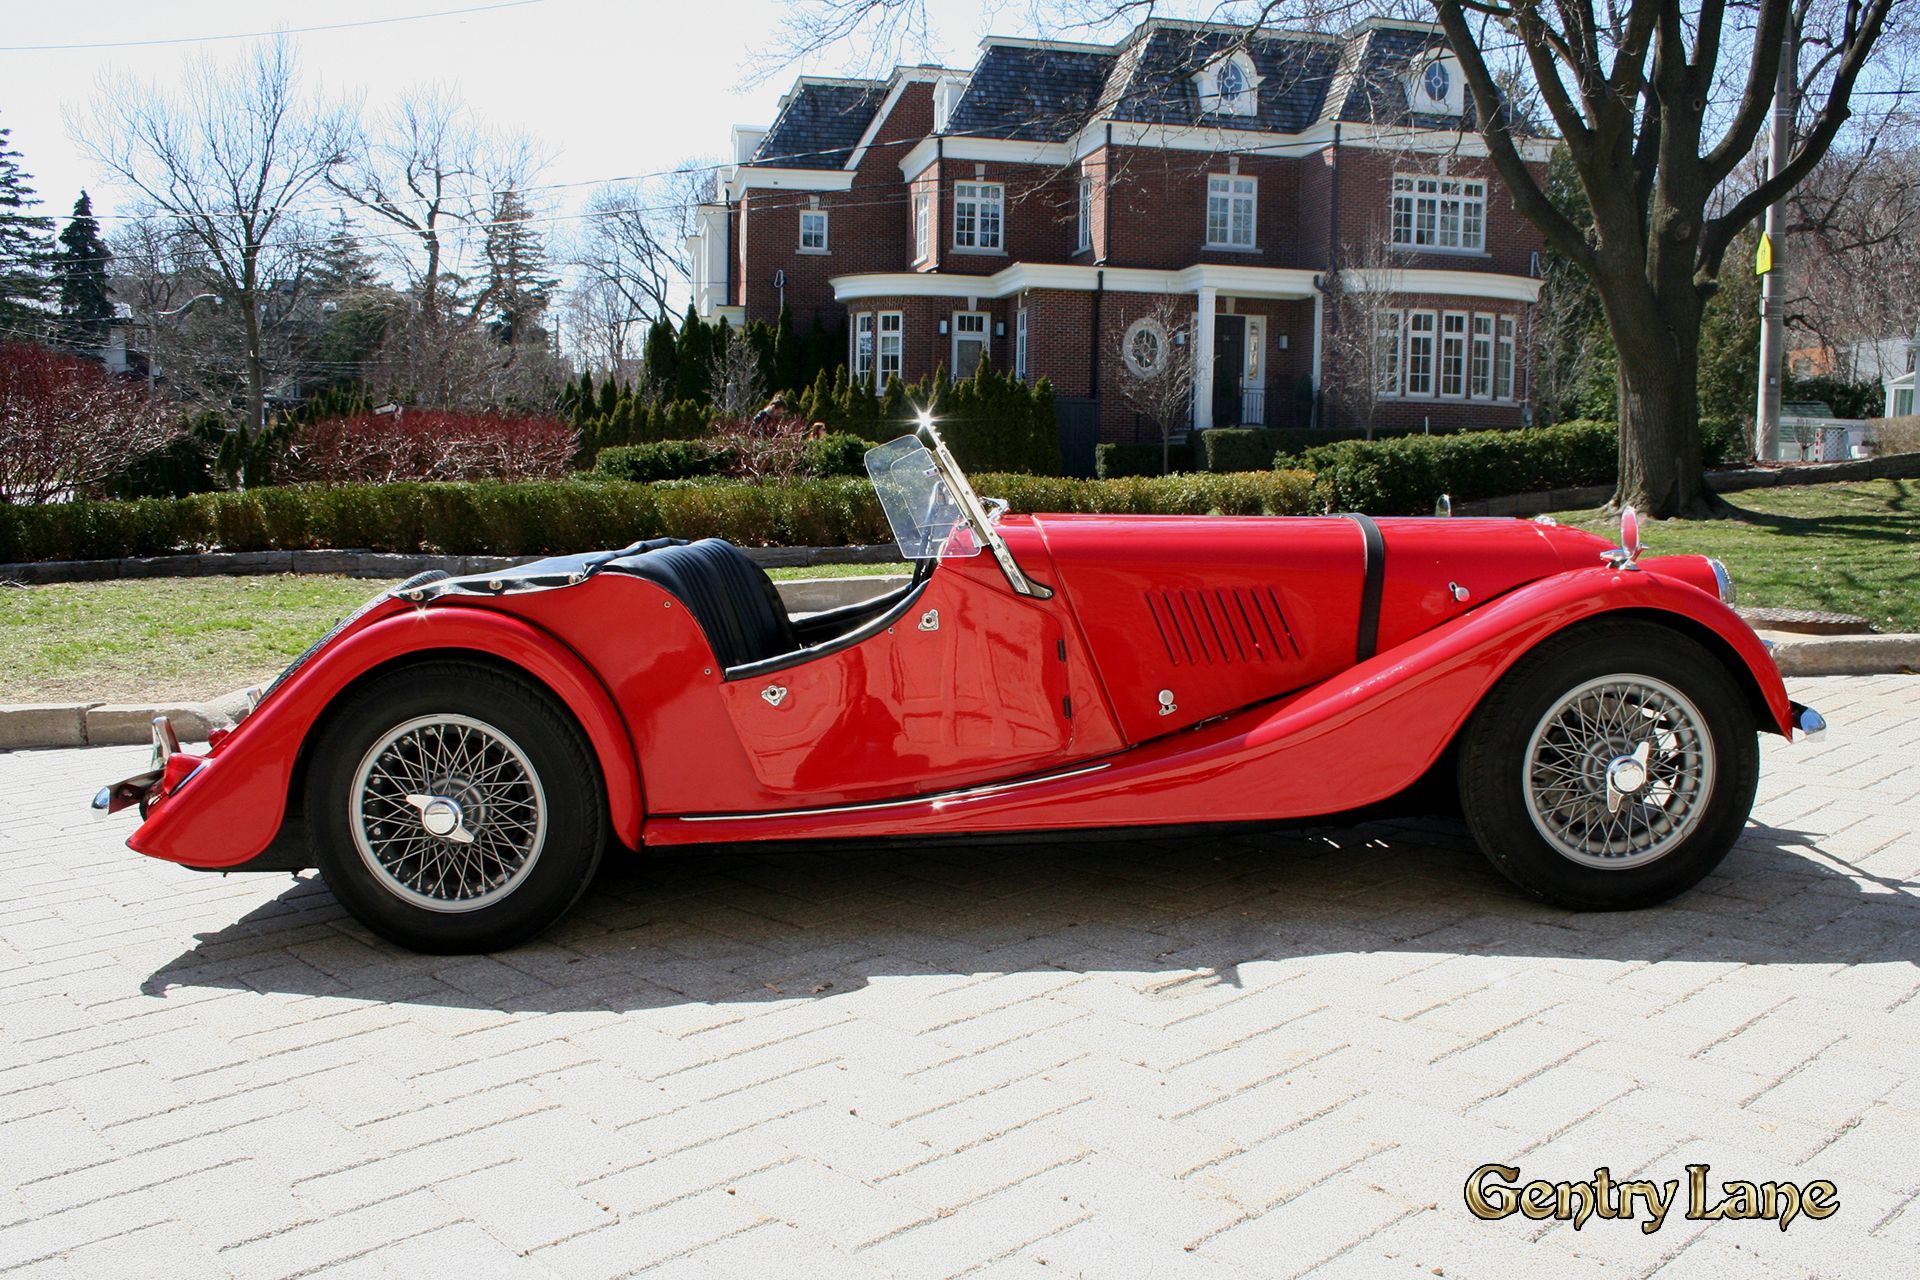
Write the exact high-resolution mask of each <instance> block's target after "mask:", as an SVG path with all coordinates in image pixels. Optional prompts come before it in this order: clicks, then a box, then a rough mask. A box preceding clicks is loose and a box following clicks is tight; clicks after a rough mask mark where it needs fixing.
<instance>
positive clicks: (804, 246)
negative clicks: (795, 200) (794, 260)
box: [799, 209, 833, 253]
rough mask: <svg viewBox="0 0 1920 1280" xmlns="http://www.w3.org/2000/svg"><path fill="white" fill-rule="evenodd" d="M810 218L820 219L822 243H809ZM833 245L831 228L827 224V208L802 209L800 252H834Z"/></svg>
mask: <svg viewBox="0 0 1920 1280" xmlns="http://www.w3.org/2000/svg"><path fill="white" fill-rule="evenodd" d="M809 218H818V219H820V243H819V244H817V245H810V244H808V243H807V219H809ZM832 246H833V240H832V239H831V237H830V234H829V229H828V225H827V211H826V210H825V209H802V210H801V211H800V247H799V252H801V253H832V252H833V247H832Z"/></svg>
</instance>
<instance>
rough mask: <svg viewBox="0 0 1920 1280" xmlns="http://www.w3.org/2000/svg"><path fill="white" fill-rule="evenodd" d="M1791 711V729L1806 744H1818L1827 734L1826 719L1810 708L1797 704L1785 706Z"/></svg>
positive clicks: (1791, 703)
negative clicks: (1798, 734)
mask: <svg viewBox="0 0 1920 1280" xmlns="http://www.w3.org/2000/svg"><path fill="white" fill-rule="evenodd" d="M1787 705H1788V706H1789V707H1791V708H1792V710H1793V727H1794V728H1796V729H1798V730H1799V731H1800V736H1801V737H1803V738H1805V739H1806V740H1807V741H1808V742H1818V741H1819V740H1820V739H1821V738H1822V737H1823V736H1825V734H1826V732H1827V718H1826V717H1825V716H1823V715H1821V714H1820V713H1819V712H1818V711H1815V710H1814V709H1813V708H1812V707H1809V706H1804V705H1802V704H1801V703H1798V702H1790V703H1788V704H1787Z"/></svg>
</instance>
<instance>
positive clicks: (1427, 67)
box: [1403, 50, 1466, 116]
mask: <svg viewBox="0 0 1920 1280" xmlns="http://www.w3.org/2000/svg"><path fill="white" fill-rule="evenodd" d="M1403 83H1404V85H1405V86H1406V90H1407V107H1408V108H1409V109H1410V110H1411V111H1412V112H1413V113H1414V114H1415V115H1422V116H1457V115H1459V114H1460V113H1461V112H1462V111H1463V110H1464V109H1465V108H1466V94H1465V93H1464V92H1462V88H1463V86H1462V85H1461V82H1460V68H1459V66H1458V65H1456V64H1455V62H1454V60H1453V56H1452V55H1451V54H1448V53H1446V52H1444V51H1441V50H1434V51H1433V52H1431V53H1428V54H1426V55H1425V56H1424V57H1421V58H1416V59H1415V60H1414V61H1413V62H1412V64H1411V65H1409V66H1408V68H1407V74H1406V78H1405V80H1404V81H1403Z"/></svg>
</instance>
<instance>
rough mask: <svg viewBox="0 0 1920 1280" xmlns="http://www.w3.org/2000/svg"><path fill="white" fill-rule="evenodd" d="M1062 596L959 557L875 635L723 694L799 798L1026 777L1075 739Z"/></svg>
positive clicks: (765, 768) (781, 788)
mask: <svg viewBox="0 0 1920 1280" xmlns="http://www.w3.org/2000/svg"><path fill="white" fill-rule="evenodd" d="M1058 608H1060V606H1059V605H1058V604H1057V603H1054V602H1039V601H1030V600H1025V599H1022V598H1020V597H1016V596H1014V595H1013V594H1012V593H1011V592H1010V591H1008V590H1007V588H1006V584H1005V580H1004V578H1001V577H1000V576H999V570H998V569H997V568H995V567H994V566H993V564H992V561H991V560H990V559H988V558H986V557H981V558H980V559H978V560H973V561H963V562H951V561H950V562H948V563H946V564H943V565H942V566H941V568H940V569H939V570H937V571H936V572H935V573H934V575H933V577H932V579H931V580H930V581H929V582H928V584H927V586H926V588H925V589H924V590H923V591H922V592H921V593H920V595H919V596H918V597H917V598H916V599H914V600H913V601H912V603H911V604H910V605H908V606H907V608H906V609H905V610H904V612H902V613H901V614H900V615H899V616H898V617H897V618H895V619H893V620H892V621H891V622H890V623H888V624H887V625H885V626H884V627H881V628H878V629H876V630H875V631H874V632H873V634H871V635H868V636H867V637H866V638H864V639H862V640H859V641H857V642H855V643H852V644H848V645H846V646H845V647H842V648H839V649H837V650H835V651H833V652H828V653H824V654H822V655H819V656H814V657H810V658H807V659H806V660H804V661H800V662H796V663H794V664H792V665H787V666H783V667H778V668H776V669H772V670H759V671H756V672H755V673H754V674H752V675H749V676H743V677H742V678H738V679H731V680H729V681H728V682H727V683H726V685H725V686H724V687H723V689H722V697H723V699H724V701H725V703H726V708H727V714H728V717H729V719H730V721H731V724H732V728H733V731H734V732H735V733H736V734H738V735H739V739H740V744H741V746H742V747H743V748H744V749H745V751H746V754H747V756H748V759H749V760H750V761H751V762H752V766H753V770H754V773H755V775H756V776H757V777H758V779H759V781H760V783H761V784H762V785H763V786H764V787H765V788H766V789H767V790H768V791H770V792H772V793H775V794H776V795H778V796H780V797H783V798H786V799H789V800H791V801H792V802H793V806H794V807H803V806H812V805H823V804H834V803H839V802H843V801H859V800H873V799H885V798H891V797H898V796H911V795H920V794H925V793H928V792H934V791H943V790H948V789H950V788H953V787H958V786H967V785H971V784H975V783H980V782H988V781H992V780H995V779H998V778H1006V777H1014V776H1018V775H1020V774H1024V773H1029V772H1033V771H1035V770H1038V769H1042V768H1045V767H1046V766H1047V765H1049V764H1052V763H1054V762H1057V761H1060V760H1064V759H1066V758H1068V757H1069V756H1070V755H1071V753H1072V750H1073V731H1072V724H1073V722H1072V720H1071V707H1070V705H1069V704H1068V701H1067V697H1068V670H1067V663H1066V659H1065V652H1066V646H1065V643H1064V639H1065V632H1064V631H1063V629H1062V626H1061V623H1060V621H1059V619H1058V616H1057V614H1056V610H1057V609H1058Z"/></svg>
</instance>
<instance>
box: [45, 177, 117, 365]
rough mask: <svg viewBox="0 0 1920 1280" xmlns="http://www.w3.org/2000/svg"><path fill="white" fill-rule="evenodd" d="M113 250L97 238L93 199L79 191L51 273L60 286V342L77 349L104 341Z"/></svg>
mask: <svg viewBox="0 0 1920 1280" xmlns="http://www.w3.org/2000/svg"><path fill="white" fill-rule="evenodd" d="M112 265H113V253H112V251H110V250H109V249H108V248H107V242H106V241H105V240H102V239H101V238H100V223H99V222H98V221H97V220H96V219H95V218H94V216H93V201H92V200H91V199H89V198H88V196H87V193H86V192H84V191H82V192H81V193H80V198H79V199H78V200H76V201H74V202H73V220H72V221H70V222H68V223H67V225H66V229H65V230H63V231H61V233H60V248H59V250H58V251H57V252H56V253H55V254H54V259H53V273H54V277H55V279H56V280H57V281H58V282H59V285H60V341H61V343H62V344H63V345H65V346H68V347H72V348H76V349H79V350H95V349H98V348H100V347H103V346H105V345H106V343H107V337H108V331H109V330H110V329H111V327H112V325H113V301H112V299H111V298H110V297H109V296H108V295H109V294H110V293H111V292H112V291H111V290H110V289H109V288H108V286H107V277H108V273H109V271H110V270H111V268H112Z"/></svg>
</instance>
